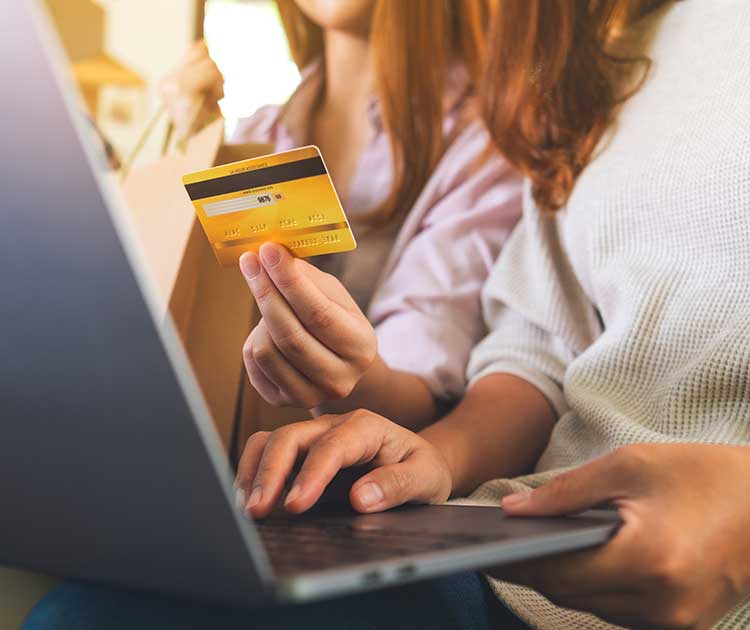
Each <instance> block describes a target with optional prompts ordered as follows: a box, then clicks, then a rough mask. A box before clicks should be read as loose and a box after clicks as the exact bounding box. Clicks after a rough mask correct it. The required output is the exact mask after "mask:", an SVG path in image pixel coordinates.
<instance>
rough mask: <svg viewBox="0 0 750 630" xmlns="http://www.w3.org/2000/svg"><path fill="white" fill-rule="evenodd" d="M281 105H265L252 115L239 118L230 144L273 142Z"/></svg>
mask: <svg viewBox="0 0 750 630" xmlns="http://www.w3.org/2000/svg"><path fill="white" fill-rule="evenodd" d="M282 108H283V106H282V105H265V106H263V107H261V108H260V109H258V110H257V111H256V112H255V113H254V114H252V115H251V116H248V117H246V118H240V120H239V122H238V123H237V127H236V129H235V130H234V133H233V134H232V142H233V143H236V144H240V143H246V142H262V143H273V142H275V139H276V138H275V136H276V127H277V126H278V123H279V119H280V117H281V111H282Z"/></svg>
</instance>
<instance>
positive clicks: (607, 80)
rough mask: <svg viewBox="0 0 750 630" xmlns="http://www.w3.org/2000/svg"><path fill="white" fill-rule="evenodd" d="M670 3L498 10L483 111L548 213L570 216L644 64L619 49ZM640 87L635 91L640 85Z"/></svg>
mask: <svg viewBox="0 0 750 630" xmlns="http://www.w3.org/2000/svg"><path fill="white" fill-rule="evenodd" d="M669 1H670V0H502V2H500V3H498V5H497V10H496V12H495V17H494V20H493V26H492V28H491V32H490V35H489V51H488V62H487V64H486V69H485V75H484V78H483V80H482V85H483V88H484V89H483V90H482V110H483V115H484V118H485V120H486V122H487V125H488V127H489V129H490V132H491V133H492V135H493V138H494V141H495V144H496V145H497V147H498V148H499V149H500V151H501V152H502V153H503V154H504V155H505V156H506V157H507V159H508V160H509V161H510V162H511V163H512V164H514V165H515V166H516V167H517V168H518V169H520V170H521V171H522V172H523V173H524V174H525V175H526V176H527V177H528V178H529V179H530V180H531V186H532V194H533V197H534V199H535V201H536V203H537V204H538V206H539V207H540V208H541V209H542V210H557V209H559V208H560V207H562V206H564V205H565V203H566V202H567V200H568V198H569V197H570V194H571V192H572V190H573V186H574V184H575V181H576V179H577V178H578V176H579V175H580V174H581V172H582V171H583V169H584V168H585V167H586V165H587V164H588V163H589V162H590V160H591V158H592V155H593V153H594V150H595V149H596V147H597V145H598V143H599V141H600V140H601V138H602V136H603V134H604V132H605V131H606V130H607V128H608V127H609V126H610V124H611V123H612V120H613V117H614V114H615V111H616V109H617V106H618V105H619V104H621V103H622V102H623V101H624V100H625V99H626V98H628V96H630V94H632V92H633V91H634V90H633V89H624V88H623V82H622V81H621V80H620V79H621V78H622V76H623V72H624V71H625V70H627V71H628V72H631V71H632V70H634V69H638V68H640V69H641V70H642V71H643V72H642V74H641V79H642V78H643V77H644V76H645V70H647V68H648V60H647V59H646V58H644V57H642V56H623V55H621V54H618V53H616V52H615V48H616V45H617V43H618V41H619V40H620V39H621V37H622V35H623V34H624V33H625V32H626V31H627V29H628V27H629V26H630V25H631V24H632V23H633V22H635V21H636V20H637V19H638V18H640V17H641V16H643V15H644V14H645V13H647V12H649V11H651V10H653V9H655V8H656V7H658V6H659V5H663V4H665V3H667V2H669ZM636 85H637V82H636Z"/></svg>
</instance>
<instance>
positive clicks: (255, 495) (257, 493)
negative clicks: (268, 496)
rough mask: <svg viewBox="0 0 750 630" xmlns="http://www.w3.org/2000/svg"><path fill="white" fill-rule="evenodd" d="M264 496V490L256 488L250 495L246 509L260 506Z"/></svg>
mask: <svg viewBox="0 0 750 630" xmlns="http://www.w3.org/2000/svg"><path fill="white" fill-rule="evenodd" d="M262 496H263V488H261V487H260V486H256V487H255V488H253V491H252V492H251V493H250V498H249V499H248V500H247V506H246V508H247V509H248V510H249V509H250V508H252V507H255V506H256V505H258V503H260V499H261V497H262Z"/></svg>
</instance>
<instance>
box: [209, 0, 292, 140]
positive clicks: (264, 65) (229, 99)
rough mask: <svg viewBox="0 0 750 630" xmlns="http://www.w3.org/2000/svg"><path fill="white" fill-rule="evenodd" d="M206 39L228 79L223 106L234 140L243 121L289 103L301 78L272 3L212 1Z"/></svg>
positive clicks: (254, 0)
mask: <svg viewBox="0 0 750 630" xmlns="http://www.w3.org/2000/svg"><path fill="white" fill-rule="evenodd" d="M204 35H205V38H206V43H207V44H208V48H209V51H210V52H211V57H212V58H213V59H214V61H215V62H216V65H218V66H219V69H220V70H221V72H222V74H223V75H224V79H225V84H224V93H225V97H224V100H222V101H221V103H220V106H221V110H222V113H223V114H224V118H225V119H226V131H227V136H231V134H232V133H233V131H234V129H235V128H236V126H237V121H238V120H239V119H240V118H244V117H246V116H250V115H251V114H253V113H254V112H255V111H256V110H257V109H258V108H260V107H262V106H263V105H268V104H280V103H284V102H285V101H286V100H287V99H288V98H289V96H290V95H291V93H292V92H293V91H294V89H295V87H297V85H298V83H299V80H300V76H299V72H298V70H297V66H296V65H295V64H294V62H293V61H292V58H291V56H290V54H289V48H288V46H287V43H286V37H285V36H284V29H283V27H282V25H281V20H280V18H279V13H278V10H277V8H276V3H275V2H273V0H244V1H243V0H208V2H206V21H205V25H204Z"/></svg>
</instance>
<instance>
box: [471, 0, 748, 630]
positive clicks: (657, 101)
mask: <svg viewBox="0 0 750 630" xmlns="http://www.w3.org/2000/svg"><path fill="white" fill-rule="evenodd" d="M645 27H646V28H647V29H649V31H650V33H651V36H650V37H649V41H650V45H649V46H648V47H647V48H646V52H647V54H648V56H649V57H650V58H651V59H652V60H653V67H652V71H651V74H650V76H649V79H648V81H647V82H646V84H645V85H644V86H643V88H642V89H641V90H640V91H639V92H638V93H637V94H636V95H635V96H634V97H633V98H632V99H631V100H629V101H628V102H627V103H626V105H625V106H624V108H623V110H622V112H621V114H620V116H619V119H618V123H617V128H616V130H614V132H613V133H612V135H611V137H610V138H609V139H608V142H607V143H606V145H605V146H604V147H603V148H602V150H601V153H600V155H599V156H598V157H597V159H596V160H595V161H594V162H592V164H591V165H590V166H589V167H588V168H587V169H586V170H585V171H584V173H583V175H582V176H581V178H580V180H579V181H578V184H577V185H576V188H575V191H574V194H573V196H572V197H571V199H570V201H569V203H568V205H567V208H566V209H564V210H563V211H562V212H559V213H557V214H555V215H552V216H550V215H543V214H540V212H539V211H538V210H537V209H536V208H535V207H534V203H533V201H532V200H531V199H530V198H529V197H528V195H527V198H526V200H525V210H524V220H523V222H522V224H521V225H520V226H519V229H518V230H517V232H516V233H515V235H514V236H513V237H512V239H511V241H510V242H509V243H508V244H507V245H506V247H505V248H504V250H503V253H502V256H501V258H500V260H499V262H498V264H497V267H496V268H495V271H494V273H493V274H492V276H491V277H490V279H489V281H488V284H487V286H486V289H485V294H484V309H485V317H486V320H487V323H488V326H489V328H490V329H491V330H492V332H491V334H490V335H489V336H488V337H487V338H486V339H485V340H484V341H483V342H482V343H481V344H480V345H479V346H478V347H477V348H476V350H475V351H474V354H473V356H472V359H471V362H470V366H469V377H470V379H471V380H472V382H475V381H476V380H478V379H479V378H481V377H482V376H484V375H486V374H488V373H493V372H509V373H512V374H515V375H518V376H521V377H523V378H525V379H526V380H528V381H529V382H531V383H532V384H534V385H535V386H537V387H538V388H539V389H541V390H542V391H543V392H544V393H545V394H546V395H547V397H548V398H549V400H550V401H551V402H552V404H553V405H554V406H555V408H556V409H557V411H558V413H559V420H558V422H557V425H556V428H555V430H554V432H553V434H552V438H551V441H550V444H549V446H548V448H547V450H546V452H545V453H544V455H543V456H542V458H541V460H540V461H539V464H538V467H537V471H538V473H537V474H536V475H532V476H530V477H527V478H524V479H521V480H515V481H493V482H490V483H488V484H485V485H484V486H482V487H481V488H480V489H479V490H478V491H477V493H476V494H475V495H474V497H473V498H474V499H476V500H479V501H493V502H494V501H497V499H498V498H499V497H500V496H501V495H502V494H505V493H507V492H509V491H510V490H513V489H518V488H519V486H520V484H525V485H529V486H536V485H539V484H540V483H541V482H542V481H544V480H546V479H548V478H549V477H550V476H552V475H554V474H556V473H557V472H559V471H560V469H562V468H565V467H570V466H576V465H579V464H581V463H583V462H585V461H587V460H590V459H592V458H595V457H597V456H600V455H603V454H605V453H608V452H610V451H612V450H614V449H616V448H618V447H620V446H622V445H625V444H629V443H635V442H707V443H727V444H750V0H683V1H682V2H678V3H676V4H675V5H674V6H672V7H668V8H667V9H665V10H662V11H660V12H659V13H658V14H656V15H655V16H653V17H651V18H650V19H649V21H648V23H647V24H645ZM748 500H750V497H748ZM748 527H749V528H750V523H748ZM495 586H496V590H497V592H498V594H499V596H500V597H501V598H502V599H503V600H504V601H505V602H506V603H507V604H508V605H509V606H510V607H511V608H512V609H513V610H515V611H516V612H517V613H518V614H519V615H520V616H521V617H522V618H523V619H525V620H526V621H527V623H529V624H530V625H531V626H532V627H536V628H544V629H547V628H549V629H554V630H579V629H581V628H597V629H598V628H610V627H611V626H609V625H607V624H604V623H603V622H601V621H600V620H598V619H596V618H594V617H592V616H588V615H582V614H579V613H573V612H571V611H566V610H563V609H561V608H557V607H555V606H553V605H552V604H551V603H549V602H548V601H547V600H546V599H544V598H542V597H541V596H540V595H538V594H536V593H534V592H532V591H530V590H527V589H523V588H519V587H515V586H510V585H508V584H503V583H495ZM718 627H719V628H722V629H730V628H731V629H733V630H734V629H740V628H742V629H745V628H750V602H749V603H748V605H746V606H744V607H740V608H738V609H736V610H735V611H734V612H733V613H732V614H731V615H729V616H727V617H726V618H725V619H724V620H723V621H722V622H721V623H720V624H719V626H718Z"/></svg>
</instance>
